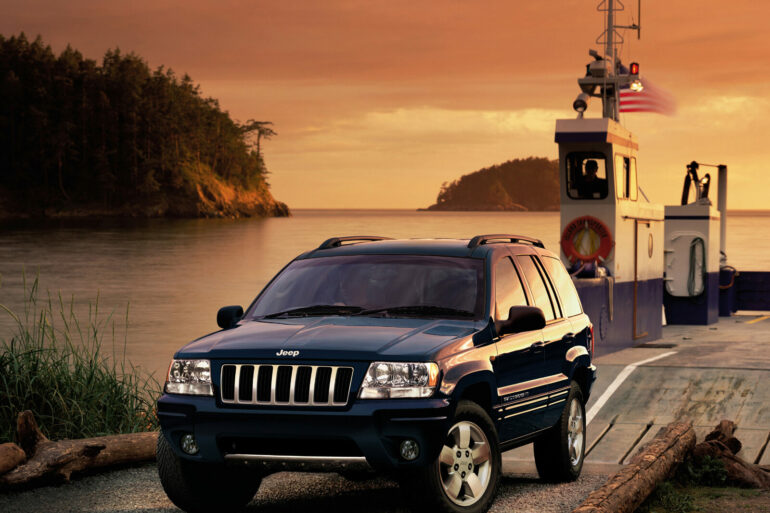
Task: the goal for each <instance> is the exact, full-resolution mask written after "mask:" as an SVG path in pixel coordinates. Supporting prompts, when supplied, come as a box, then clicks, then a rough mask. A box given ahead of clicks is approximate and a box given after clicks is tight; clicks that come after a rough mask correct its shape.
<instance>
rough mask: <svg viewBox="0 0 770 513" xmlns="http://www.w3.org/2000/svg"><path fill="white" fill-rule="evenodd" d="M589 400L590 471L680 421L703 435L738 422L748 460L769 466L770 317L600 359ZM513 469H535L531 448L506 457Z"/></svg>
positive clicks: (608, 465) (678, 332) (674, 329)
mask: <svg viewBox="0 0 770 513" xmlns="http://www.w3.org/2000/svg"><path fill="white" fill-rule="evenodd" d="M595 363H596V366H597V367H598V376H597V380H596V383H595V384H594V388H593V392H592V395H591V398H590V400H589V402H588V405H587V419H588V420H589V424H588V428H587V431H588V448H587V452H588V454H587V457H586V464H585V471H586V472H598V473H608V472H610V471H611V470H612V469H613V468H618V467H619V466H620V465H621V464H625V463H627V461H628V459H629V457H630V456H632V455H633V454H634V453H635V452H636V451H637V450H638V448H639V447H641V446H642V445H643V444H645V443H646V442H647V441H648V440H650V439H651V438H652V437H654V436H655V434H656V433H657V432H658V430H659V429H660V428H661V427H662V426H665V425H666V424H668V423H669V422H671V421H673V420H675V419H691V420H692V421H693V424H694V426H695V428H696V434H697V435H698V439H699V440H702V439H703V436H705V434H706V433H708V432H709V431H710V430H711V429H712V428H713V427H714V426H716V424H718V423H719V421H720V420H722V419H731V420H733V421H735V423H736V424H737V426H738V429H737V431H736V433H735V436H736V437H737V438H738V439H739V440H741V442H743V449H742V450H741V452H740V453H739V456H741V457H742V458H743V459H745V460H747V461H750V462H754V463H761V464H765V465H767V464H770V447H768V438H770V316H768V315H765V314H762V313H759V312H757V313H747V314H742V315H736V316H733V317H724V318H720V320H719V322H718V323H717V324H713V325H710V326H666V327H664V328H663V338H662V339H660V340H656V341H655V342H650V343H646V344H642V345H640V346H638V347H634V348H630V349H625V350H623V351H619V352H616V353H612V354H609V355H605V356H602V357H600V358H597V359H596V361H595ZM503 461H504V469H505V470H506V472H509V473H514V474H516V473H529V472H532V471H533V469H534V460H533V457H532V448H531V446H527V447H522V448H519V449H516V450H513V451H509V452H507V453H505V454H504V455H503Z"/></svg>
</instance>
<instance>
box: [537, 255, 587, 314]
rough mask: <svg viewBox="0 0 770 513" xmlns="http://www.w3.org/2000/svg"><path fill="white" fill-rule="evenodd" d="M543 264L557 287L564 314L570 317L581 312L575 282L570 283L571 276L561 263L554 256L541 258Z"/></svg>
mask: <svg viewBox="0 0 770 513" xmlns="http://www.w3.org/2000/svg"><path fill="white" fill-rule="evenodd" d="M543 265H544V266H545V268H546V269H547V270H548V274H549V275H550V277H551V280H552V281H553V283H554V285H555V286H556V288H557V289H559V298H561V306H562V308H563V309H564V316H565V317H572V316H573V315H578V314H580V313H582V312H583V309H582V308H581V306H580V298H579V297H578V293H577V290H575V284H574V283H572V278H570V276H569V274H567V270H566V269H564V266H563V265H562V263H561V262H560V261H559V260H558V259H556V258H550V257H546V258H543Z"/></svg>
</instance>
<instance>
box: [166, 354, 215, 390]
mask: <svg viewBox="0 0 770 513" xmlns="http://www.w3.org/2000/svg"><path fill="white" fill-rule="evenodd" d="M166 393H168V394H187V395H214V391H213V389H212V388H211V362H209V361H208V360H172V361H171V365H170V366H169V368H168V376H167V377H166Z"/></svg>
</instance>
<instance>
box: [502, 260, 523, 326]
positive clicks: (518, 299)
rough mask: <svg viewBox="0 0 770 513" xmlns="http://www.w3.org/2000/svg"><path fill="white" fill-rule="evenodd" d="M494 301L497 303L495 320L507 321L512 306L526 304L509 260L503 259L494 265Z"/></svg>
mask: <svg viewBox="0 0 770 513" xmlns="http://www.w3.org/2000/svg"><path fill="white" fill-rule="evenodd" d="M495 300H496V302H497V319H498V320H501V321H504V320H507V319H508V313H509V312H510V310H511V307H512V306H521V305H526V304H527V296H526V295H525V294H524V287H523V286H522V284H521V278H519V273H517V272H516V268H515V267H514V266H513V261H512V260H511V259H510V258H503V259H502V260H500V261H499V262H497V264H495Z"/></svg>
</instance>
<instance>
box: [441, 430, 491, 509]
mask: <svg viewBox="0 0 770 513" xmlns="http://www.w3.org/2000/svg"><path fill="white" fill-rule="evenodd" d="M491 458H492V453H491V450H490V447H489V440H488V439H487V436H486V435H485V434H484V431H483V430H482V429H481V428H480V427H479V426H477V425H476V424H474V423H473V422H470V421H467V420H463V421H460V422H458V423H457V424H455V425H454V426H452V428H451V429H450V430H449V433H448V435H447V438H446V441H445V442H444V446H443V447H442V448H441V454H440V455H439V465H438V467H439V469H438V471H439V477H440V479H441V484H442V486H443V488H444V493H445V494H446V496H447V498H449V500H450V501H452V502H454V503H455V504H457V505H459V506H470V505H472V504H475V503H476V502H477V501H478V500H479V499H481V497H482V496H483V495H484V492H486V491H487V488H489V482H490V480H491V477H492V460H491Z"/></svg>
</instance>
